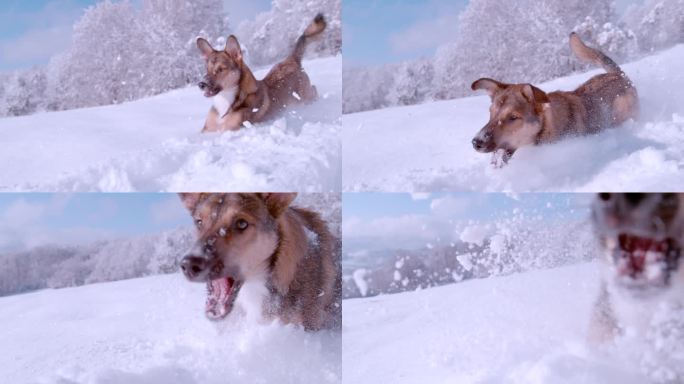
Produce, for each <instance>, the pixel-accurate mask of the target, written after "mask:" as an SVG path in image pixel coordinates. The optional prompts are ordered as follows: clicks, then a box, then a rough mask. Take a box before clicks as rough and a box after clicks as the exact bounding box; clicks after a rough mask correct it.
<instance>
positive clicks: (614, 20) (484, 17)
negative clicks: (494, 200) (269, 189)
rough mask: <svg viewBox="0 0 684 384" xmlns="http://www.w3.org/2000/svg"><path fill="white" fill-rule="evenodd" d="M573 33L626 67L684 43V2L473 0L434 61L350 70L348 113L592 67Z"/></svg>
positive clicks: (346, 99) (346, 87)
mask: <svg viewBox="0 0 684 384" xmlns="http://www.w3.org/2000/svg"><path fill="white" fill-rule="evenodd" d="M571 31H576V32H577V33H579V34H580V36H581V37H582V38H583V39H584V40H585V41H586V42H587V43H588V44H589V45H591V46H593V47H598V48H599V49H600V50H602V51H603V52H605V53H606V54H608V55H609V56H610V57H612V58H613V59H614V60H616V61H617V62H618V63H621V62H625V61H627V60H632V59H635V58H638V57H641V56H645V55H648V54H649V53H652V52H655V51H659V50H662V49H665V48H668V47H670V46H673V45H675V44H678V43H683V42H684V0H644V2H643V4H640V5H632V6H630V7H629V8H628V9H627V10H626V11H625V13H624V14H623V15H618V14H617V13H616V11H615V7H614V5H613V1H612V0H593V1H585V0H516V1H499V0H470V1H469V3H468V6H467V7H466V9H465V10H464V11H463V12H462V13H461V14H460V15H459V18H458V32H457V33H456V34H455V35H454V36H453V40H452V41H451V42H449V43H447V44H444V45H442V46H440V47H439V48H438V49H437V52H436V53H435V55H434V56H433V57H430V58H421V59H417V60H413V61H405V62H402V63H391V64H385V65H381V66H368V67H349V66H346V67H345V68H344V70H343V83H344V88H343V112H344V113H354V112H361V111H366V110H372V109H380V108H386V107H391V106H401V105H412V104H419V103H422V102H427V101H435V100H448V99H454V98H459V97H464V96H470V95H473V91H472V90H471V89H470V84H471V83H472V82H473V81H475V80H477V79H479V78H481V77H490V78H495V79H497V80H500V81H503V82H511V83H520V82H529V83H539V82H542V81H546V80H550V79H554V78H557V77H561V76H563V75H566V74H569V73H571V72H574V71H578V70H585V69H587V68H591V67H590V66H587V65H585V64H583V63H581V62H580V61H579V60H578V59H577V58H575V57H574V56H573V55H572V54H571V52H570V48H569V46H568V36H569V34H570V32H571Z"/></svg>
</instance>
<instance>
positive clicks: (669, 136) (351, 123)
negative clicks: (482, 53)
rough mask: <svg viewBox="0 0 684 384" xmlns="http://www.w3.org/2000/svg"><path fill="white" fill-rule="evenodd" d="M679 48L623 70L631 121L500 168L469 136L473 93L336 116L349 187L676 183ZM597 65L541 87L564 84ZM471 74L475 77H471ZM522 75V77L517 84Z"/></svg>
mask: <svg viewBox="0 0 684 384" xmlns="http://www.w3.org/2000/svg"><path fill="white" fill-rule="evenodd" d="M682 62H684V45H678V46H675V47H673V48H671V49H669V50H666V51H663V52H660V53H657V54H655V55H653V56H649V57H645V58H643V59H641V60H638V61H636V62H634V63H629V64H625V65H623V66H622V68H623V69H624V70H625V71H626V72H627V74H628V75H629V77H630V78H631V79H632V80H633V81H634V83H635V84H636V87H637V89H638V92H639V96H640V101H641V117H640V119H639V121H638V122H628V123H626V124H624V125H623V126H622V127H619V128H617V129H613V130H608V131H604V132H603V133H601V134H598V135H593V136H588V137H578V138H571V139H567V140H564V141H561V142H558V143H554V144H551V145H544V146H539V147H528V148H523V149H520V150H519V151H518V152H516V153H515V155H514V156H513V158H512V159H511V161H510V162H509V164H508V165H507V166H505V167H503V168H501V169H494V168H493V167H492V166H491V165H490V159H491V154H482V153H478V152H476V151H475V150H474V149H473V148H472V145H471V140H472V138H473V137H474V136H475V134H476V133H477V131H478V130H479V129H480V128H481V127H482V126H484V124H485V123H486V122H487V120H488V118H489V104H490V101H489V97H488V96H475V97H467V98H462V99H457V100H451V101H440V102H433V103H427V104H422V105H414V106H407V107H394V108H387V109H382V110H377V111H368V112H361V113H355V114H349V115H344V116H343V118H342V119H343V129H342V143H343V151H342V152H343V158H344V163H343V189H344V190H347V191H385V192H387V191H433V192H434V191H437V190H449V191H479V192H482V191H515V192H523V191H594V192H595V191H675V190H682V189H684V151H683V150H682V148H684V102H683V101H682V100H684V73H682V71H681V69H680V67H681V64H682ZM601 72H602V70H593V71H591V72H587V73H583V74H577V75H572V76H568V77H564V78H559V79H556V80H553V81H549V82H547V83H544V84H541V86H540V87H541V88H542V89H543V90H545V91H554V90H572V89H574V88H576V87H577V86H578V85H580V84H581V83H582V82H584V81H586V80H587V79H589V78H590V77H591V76H593V75H596V74H598V73H601ZM473 80H475V79H473ZM524 80H525V79H520V81H524Z"/></svg>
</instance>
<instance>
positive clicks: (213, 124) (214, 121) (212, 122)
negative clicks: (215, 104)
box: [202, 108, 219, 133]
mask: <svg viewBox="0 0 684 384" xmlns="http://www.w3.org/2000/svg"><path fill="white" fill-rule="evenodd" d="M218 130H219V124H218V113H216V110H215V109H214V108H211V109H210V110H209V115H208V116H207V120H206V121H205V122H204V128H202V133H207V132H216V131H218Z"/></svg>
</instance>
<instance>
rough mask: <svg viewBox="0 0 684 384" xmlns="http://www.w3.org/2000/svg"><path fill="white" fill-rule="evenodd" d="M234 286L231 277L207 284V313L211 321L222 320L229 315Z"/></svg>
mask: <svg viewBox="0 0 684 384" xmlns="http://www.w3.org/2000/svg"><path fill="white" fill-rule="evenodd" d="M233 284H234V281H233V279H231V278H229V277H227V278H221V279H216V280H212V281H210V282H208V283H207V303H206V308H205V312H206V314H207V317H208V318H209V319H211V320H220V319H222V318H224V317H226V315H228V312H229V310H230V296H231V294H232V293H233Z"/></svg>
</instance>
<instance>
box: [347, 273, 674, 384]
mask: <svg viewBox="0 0 684 384" xmlns="http://www.w3.org/2000/svg"><path fill="white" fill-rule="evenodd" d="M598 267H599V265H598V263H595V262H594V263H583V264H579V265H574V266H569V267H562V268H557V269H551V270H538V271H533V272H526V273H520V274H514V275H509V276H502V277H492V278H487V279H479V280H468V281H466V282H462V283H458V284H451V285H447V286H442V287H437V288H430V289H426V290H423V291H415V292H407V293H400V294H394V295H384V296H376V297H371V298H362V299H349V300H344V301H343V324H344V326H343V332H344V338H343V377H344V382H345V383H354V384H362V383H369V384H370V383H380V382H388V383H393V384H401V383H434V384H440V383H444V384H446V383H449V384H461V383H492V384H494V383H520V384H523V383H524V384H536V383H539V384H542V383H543V384H557V383H568V384H569V383H573V384H585V383H586V384H589V383H591V384H604V383H624V384H637V383H640V384H643V383H648V382H649V377H656V376H653V375H654V374H656V373H657V372H656V370H655V369H654V365H658V364H660V363H661V362H662V361H661V360H658V359H656V360H653V359H651V360H649V357H653V356H657V354H654V353H650V350H649V349H648V348H649V346H648V344H643V343H641V342H640V341H639V338H638V337H634V338H631V339H630V338H629V337H625V338H624V339H622V340H619V341H618V342H617V343H616V345H615V346H606V347H601V348H597V347H590V346H589V345H588V344H587V343H586V342H585V340H586V339H585V335H586V330H587V326H588V322H589V316H590V313H591V309H592V305H593V302H594V300H595V299H596V297H597V293H598V290H599V288H598V287H599V268H598ZM680 333H681V332H680ZM681 336H682V335H680V337H681ZM668 337H670V336H668V335H667V334H666V335H664V338H661V339H660V342H661V344H660V346H659V347H656V348H661V349H662V352H661V353H664V354H666V355H667V354H669V355H674V354H675V353H681V349H682V347H681V346H680V347H676V345H679V344H681V339H679V341H676V340H675V341H674V343H676V344H675V347H674V348H673V347H672V345H669V346H668V344H667V343H664V344H663V343H662V342H663V340H665V339H667V338H668ZM677 348H678V349H679V350H680V351H679V352H677V351H676V349H677ZM678 358H679V359H680V360H679V362H678V363H677V364H678V366H680V367H681V363H682V360H684V356H682V355H680V356H679V357H678ZM649 364H650V365H649ZM660 368H662V366H661V367H660ZM647 375H648V376H647ZM680 375H683V376H680V377H679V380H682V378H684V374H682V373H681V372H680ZM672 382H681V381H676V380H675V381H672Z"/></svg>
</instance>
